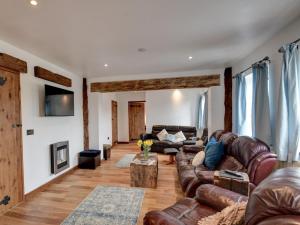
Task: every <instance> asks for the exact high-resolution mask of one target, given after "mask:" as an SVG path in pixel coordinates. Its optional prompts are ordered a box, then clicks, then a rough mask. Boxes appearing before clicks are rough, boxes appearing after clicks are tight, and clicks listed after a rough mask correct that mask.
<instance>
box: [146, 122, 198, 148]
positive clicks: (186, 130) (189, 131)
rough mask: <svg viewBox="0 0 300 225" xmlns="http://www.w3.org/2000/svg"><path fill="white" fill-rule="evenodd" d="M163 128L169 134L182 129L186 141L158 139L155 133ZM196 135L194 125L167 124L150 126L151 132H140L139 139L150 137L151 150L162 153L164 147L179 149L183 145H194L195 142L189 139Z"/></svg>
mask: <svg viewBox="0 0 300 225" xmlns="http://www.w3.org/2000/svg"><path fill="white" fill-rule="evenodd" d="M163 129H166V131H167V132H168V133H169V134H176V133H177V132H179V131H182V132H183V134H184V136H185V137H186V139H187V140H186V141H183V142H179V143H174V142H171V141H160V140H158V138H157V134H158V133H159V132H161V131H162V130H163ZM196 136H197V129H196V127H190V126H167V125H154V126H153V127H152V132H151V133H150V134H149V133H148V134H142V135H141V139H142V140H146V139H152V140H153V145H152V146H151V152H157V153H164V149H165V148H176V149H179V148H181V147H182V146H183V145H195V144H196V142H195V141H193V140H191V139H192V138H193V137H196Z"/></svg>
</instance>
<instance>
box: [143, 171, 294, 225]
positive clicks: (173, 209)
mask: <svg viewBox="0 0 300 225" xmlns="http://www.w3.org/2000/svg"><path fill="white" fill-rule="evenodd" d="M240 201H248V204H247V209H246V213H245V225H299V224H300V169H299V168H285V169H280V170H277V171H275V172H274V173H273V174H271V175H270V176H269V177H268V178H267V179H265V180H264V181H262V182H261V183H260V184H259V185H258V186H257V187H256V188H255V190H254V191H253V192H252V194H251V195H250V197H249V199H248V198H247V197H246V196H243V195H240V194H237V193H234V192H232V191H228V190H226V189H223V188H220V187H217V186H214V185H210V184H205V185H201V186H200V187H199V188H198V189H197V192H196V196H195V198H193V199H192V198H184V199H182V200H180V201H178V202H177V203H175V204H174V205H172V206H170V207H168V208H166V209H164V210H162V211H151V212H148V213H147V214H146V216H145V217H144V225H196V224H197V222H198V221H199V220H200V219H201V218H204V217H207V216H210V215H213V214H215V213H217V212H219V211H221V210H223V209H224V208H225V207H227V206H230V205H232V204H234V203H236V202H240Z"/></svg>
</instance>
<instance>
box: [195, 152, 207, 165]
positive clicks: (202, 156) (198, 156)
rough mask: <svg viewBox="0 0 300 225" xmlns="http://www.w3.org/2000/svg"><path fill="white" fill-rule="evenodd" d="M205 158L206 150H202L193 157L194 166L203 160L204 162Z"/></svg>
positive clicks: (200, 163)
mask: <svg viewBox="0 0 300 225" xmlns="http://www.w3.org/2000/svg"><path fill="white" fill-rule="evenodd" d="M204 159H205V152H204V151H200V152H198V153H197V154H196V155H195V157H194V158H193V161H192V165H193V166H199V165H202V164H203V162H204Z"/></svg>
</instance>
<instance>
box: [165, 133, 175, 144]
mask: <svg viewBox="0 0 300 225" xmlns="http://www.w3.org/2000/svg"><path fill="white" fill-rule="evenodd" d="M165 140H167V141H171V142H175V141H176V137H175V135H174V134H167V136H166V139H165Z"/></svg>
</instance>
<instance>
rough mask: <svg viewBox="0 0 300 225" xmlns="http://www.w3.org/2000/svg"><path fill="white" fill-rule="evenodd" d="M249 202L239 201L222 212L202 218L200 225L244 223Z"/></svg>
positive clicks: (241, 224)
mask: <svg viewBox="0 0 300 225" xmlns="http://www.w3.org/2000/svg"><path fill="white" fill-rule="evenodd" d="M246 206H247V202H238V203H235V204H233V205H231V206H228V207H226V208H225V209H223V210H222V211H221V212H218V213H216V214H214V215H211V216H208V217H205V218H202V219H201V220H200V221H199V222H198V225H212V224H214V225H243V224H244V223H245V212H246Z"/></svg>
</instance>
